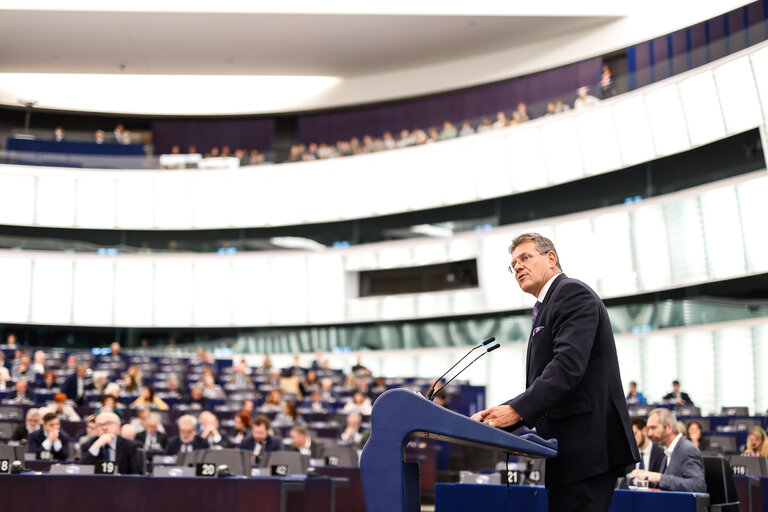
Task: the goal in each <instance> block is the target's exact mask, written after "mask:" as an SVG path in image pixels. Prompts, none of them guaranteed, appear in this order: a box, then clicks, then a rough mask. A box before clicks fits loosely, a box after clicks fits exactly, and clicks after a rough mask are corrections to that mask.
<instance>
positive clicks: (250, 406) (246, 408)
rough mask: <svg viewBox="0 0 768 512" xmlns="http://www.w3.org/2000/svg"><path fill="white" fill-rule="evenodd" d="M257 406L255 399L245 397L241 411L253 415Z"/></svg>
mask: <svg viewBox="0 0 768 512" xmlns="http://www.w3.org/2000/svg"><path fill="white" fill-rule="evenodd" d="M255 408H256V406H255V405H254V403H253V400H250V399H245V400H243V405H241V406H240V411H239V412H243V413H245V414H247V415H248V417H249V418H250V417H252V416H253V411H254V409H255Z"/></svg>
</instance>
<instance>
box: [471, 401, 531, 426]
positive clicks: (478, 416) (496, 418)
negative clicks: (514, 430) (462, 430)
mask: <svg viewBox="0 0 768 512" xmlns="http://www.w3.org/2000/svg"><path fill="white" fill-rule="evenodd" d="M472 419H473V420H476V421H479V422H480V423H485V424H486V425H488V426H489V427H496V428H505V427H509V426H511V425H514V424H516V423H520V422H521V421H522V420H523V418H521V417H520V415H519V414H517V411H516V410H514V409H513V408H512V406H511V405H497V406H495V407H489V408H488V409H485V410H484V411H480V412H477V413H475V414H473V415H472Z"/></svg>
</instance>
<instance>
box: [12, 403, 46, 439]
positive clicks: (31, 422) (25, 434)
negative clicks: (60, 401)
mask: <svg viewBox="0 0 768 512" xmlns="http://www.w3.org/2000/svg"><path fill="white" fill-rule="evenodd" d="M40 423H42V415H41V414H40V410H39V409H36V408H34V407H32V408H31V409H28V410H27V416H26V419H25V421H24V424H23V425H19V426H18V427H16V430H14V431H13V435H11V441H27V440H28V439H29V435H30V434H32V433H34V432H36V431H37V430H39V429H40Z"/></svg>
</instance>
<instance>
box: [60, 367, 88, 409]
mask: <svg viewBox="0 0 768 512" xmlns="http://www.w3.org/2000/svg"><path fill="white" fill-rule="evenodd" d="M89 369H90V368H89V366H88V364H87V363H80V364H78V365H77V370H75V373H73V374H71V375H70V376H69V377H67V378H66V380H65V381H64V384H63V385H62V386H61V391H62V392H63V393H64V394H65V395H67V398H69V399H70V400H72V401H73V402H75V403H76V404H78V405H82V404H83V400H84V399H85V392H86V391H88V389H89V387H93V386H92V385H91V386H89V385H88V384H87V383H86V381H85V378H86V376H87V375H88V370H89Z"/></svg>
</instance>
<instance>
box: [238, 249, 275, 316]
mask: <svg viewBox="0 0 768 512" xmlns="http://www.w3.org/2000/svg"><path fill="white" fill-rule="evenodd" d="M270 292H271V291H270V289H269V260H268V259H266V258H242V257H239V258H235V259H234V260H233V262H232V320H233V322H234V323H235V324H237V325H266V324H268V323H269V305H270V303H271V302H272V296H271V293H270Z"/></svg>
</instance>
